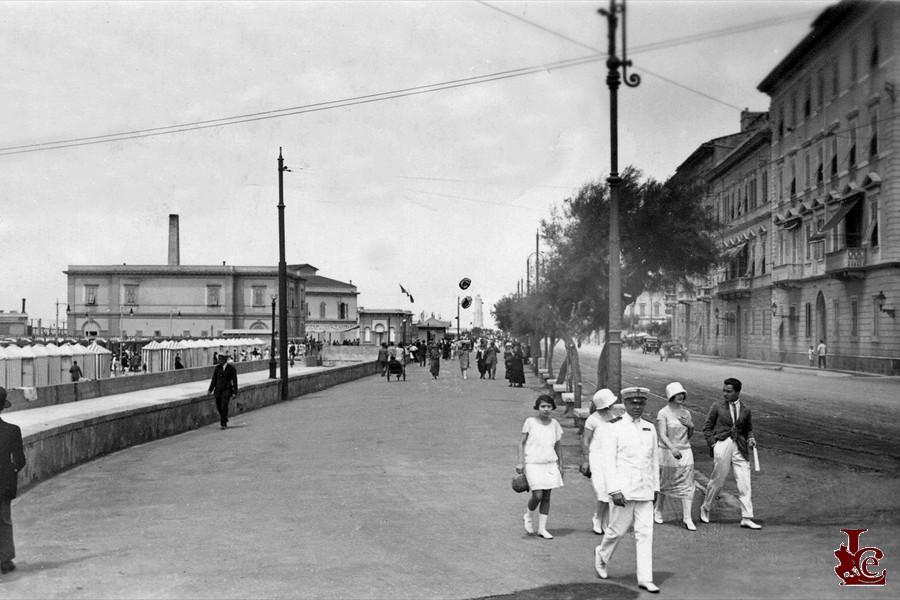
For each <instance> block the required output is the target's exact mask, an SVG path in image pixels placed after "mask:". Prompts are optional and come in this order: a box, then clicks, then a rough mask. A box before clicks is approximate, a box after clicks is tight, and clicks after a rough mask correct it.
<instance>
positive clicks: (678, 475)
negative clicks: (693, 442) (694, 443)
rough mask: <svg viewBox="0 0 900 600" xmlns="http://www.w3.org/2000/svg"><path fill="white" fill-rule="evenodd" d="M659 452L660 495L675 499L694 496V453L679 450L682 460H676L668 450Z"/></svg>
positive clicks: (683, 449) (659, 449) (684, 449)
mask: <svg viewBox="0 0 900 600" xmlns="http://www.w3.org/2000/svg"><path fill="white" fill-rule="evenodd" d="M657 451H658V452H659V493H660V494H665V495H666V496H672V497H675V498H693V496H694V453H693V452H691V449H690V448H679V449H678V451H679V452H681V458H680V459H679V458H675V456H674V455H673V454H672V452H671V451H670V450H669V449H668V448H658V449H657Z"/></svg>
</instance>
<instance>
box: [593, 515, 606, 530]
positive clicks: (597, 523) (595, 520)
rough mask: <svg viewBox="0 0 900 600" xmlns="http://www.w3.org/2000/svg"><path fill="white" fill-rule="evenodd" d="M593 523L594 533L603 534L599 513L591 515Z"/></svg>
mask: <svg viewBox="0 0 900 600" xmlns="http://www.w3.org/2000/svg"><path fill="white" fill-rule="evenodd" d="M591 524H592V525H593V530H594V533H596V534H597V535H603V527H602V526H601V525H600V519H598V518H597V515H594V516H593V517H591Z"/></svg>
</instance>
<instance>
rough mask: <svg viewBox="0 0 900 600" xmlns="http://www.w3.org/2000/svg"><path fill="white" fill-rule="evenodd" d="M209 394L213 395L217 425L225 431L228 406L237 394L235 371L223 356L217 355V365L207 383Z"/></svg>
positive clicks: (226, 357)
mask: <svg viewBox="0 0 900 600" xmlns="http://www.w3.org/2000/svg"><path fill="white" fill-rule="evenodd" d="M209 393H210V394H214V395H215V398H216V410H218V411H219V425H220V426H221V428H222V429H225V428H226V427H228V404H229V402H231V397H232V396H235V397H237V393H238V380H237V369H235V368H234V365H233V364H231V363H229V362H228V356H226V355H225V354H220V355H219V364H218V365H216V369H215V371H213V376H212V381H210V382H209Z"/></svg>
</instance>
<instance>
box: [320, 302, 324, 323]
mask: <svg viewBox="0 0 900 600" xmlns="http://www.w3.org/2000/svg"><path fill="white" fill-rule="evenodd" d="M319 318H320V319H324V318H325V302H324V301H323V302H320V303H319Z"/></svg>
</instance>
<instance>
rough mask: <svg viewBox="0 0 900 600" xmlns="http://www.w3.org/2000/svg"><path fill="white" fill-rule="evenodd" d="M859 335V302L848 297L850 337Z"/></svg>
mask: <svg viewBox="0 0 900 600" xmlns="http://www.w3.org/2000/svg"><path fill="white" fill-rule="evenodd" d="M858 335H859V303H858V302H857V301H856V298H851V299H850V337H856V336H858Z"/></svg>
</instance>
